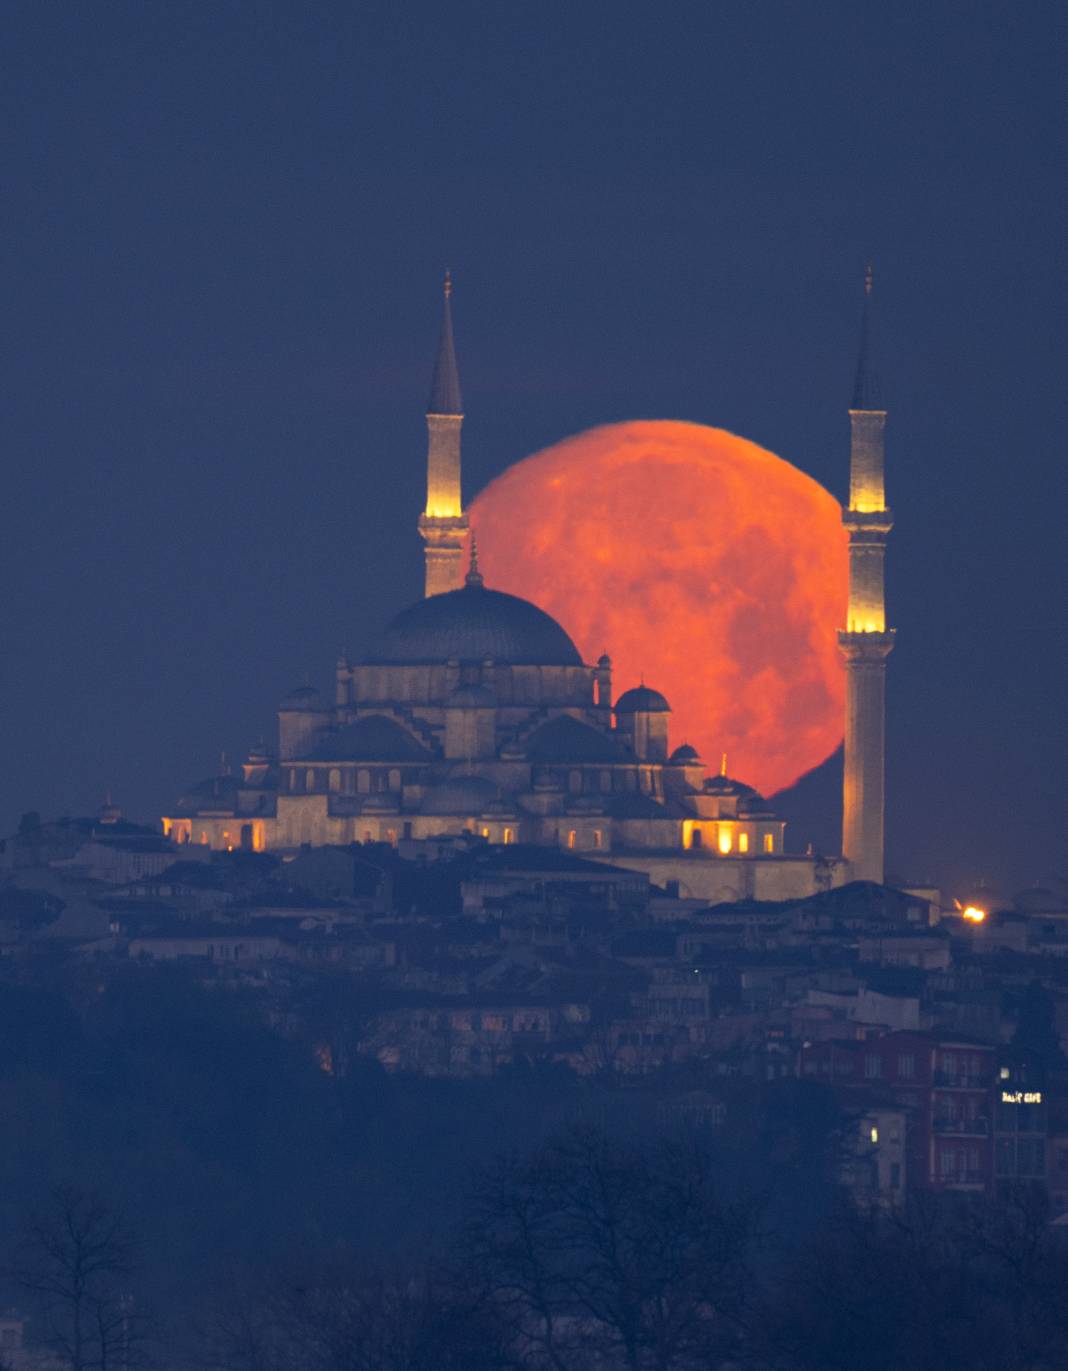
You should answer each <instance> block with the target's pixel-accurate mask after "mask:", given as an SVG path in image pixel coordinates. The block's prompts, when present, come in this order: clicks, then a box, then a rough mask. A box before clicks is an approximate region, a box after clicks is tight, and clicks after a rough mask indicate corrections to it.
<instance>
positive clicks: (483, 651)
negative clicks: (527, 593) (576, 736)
mask: <svg viewBox="0 0 1068 1371" xmlns="http://www.w3.org/2000/svg"><path fill="white" fill-rule="evenodd" d="M487 658H489V659H490V660H492V661H495V662H507V663H509V664H510V665H512V666H581V665H582V658H581V657H580V656H579V652H578V648H576V646H575V644H574V643H573V642H572V641H571V639H570V638H569V637H568V636H567V634H566V633H565V632H564V630H563V629H562V628H561V627H560V625H559V624H558V623H557V622H556V620H555V619H552V618H550V616H549V615H548V614H546V613H545V611H544V610H542V609H539V608H538V607H537V605H532V604H531V603H530V601H529V600H521V599H520V598H519V597H518V596H517V595H506V594H505V593H504V591H501V590H487V589H486V587H485V586H481V585H477V584H471V583H469V584H467V585H465V586H464V587H463V589H462V590H450V591H448V592H446V593H445V594H444V595H431V596H429V597H428V598H427V599H425V600H420V601H419V603H418V604H415V605H412V606H411V608H410V609H405V610H402V611H401V613H400V614H398V615H397V617H396V618H395V619H394V620H393V621H392V623H390V624H389V625H388V626H387V628H386V629H385V631H384V632H383V633H382V634H381V635H380V637H379V638H378V641H377V642H376V643H375V644H374V645H373V647H372V649H371V651H370V652H369V653H368V654H367V657H366V658H365V660H366V661H367V662H369V663H381V664H385V665H390V666H407V665H413V664H415V663H434V662H449V661H461V662H464V661H466V662H471V661H474V662H482V661H485V660H486V659H487Z"/></svg>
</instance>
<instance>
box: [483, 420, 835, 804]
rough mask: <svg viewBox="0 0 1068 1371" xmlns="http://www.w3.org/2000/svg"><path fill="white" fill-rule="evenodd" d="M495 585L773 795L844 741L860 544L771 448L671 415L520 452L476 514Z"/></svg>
mask: <svg viewBox="0 0 1068 1371" xmlns="http://www.w3.org/2000/svg"><path fill="white" fill-rule="evenodd" d="M470 519H471V526H472V528H473V530H474V531H475V532H476V534H477V536H478V552H479V563H480V567H481V570H482V572H483V574H484V576H485V578H486V584H487V585H488V586H491V587H493V588H494V589H496V590H505V591H509V592H510V593H511V594H513V595H521V596H522V597H523V598H524V599H527V600H532V601H533V602H534V603H535V604H537V605H540V606H541V608H542V609H544V610H546V611H547V612H548V613H549V614H551V615H552V616H553V618H555V619H557V620H558V621H559V622H560V623H561V624H562V625H563V626H564V628H566V629H567V631H568V633H569V634H570V635H571V637H572V638H573V639H574V642H575V644H576V646H577V647H578V649H579V651H580V652H581V653H582V655H583V658H584V660H585V661H587V662H595V661H596V660H597V658H598V657H600V655H601V653H602V652H604V651H607V652H608V653H609V655H610V656H611V658H612V688H613V692H614V695H615V697H616V698H618V696H619V695H620V694H622V692H623V691H624V690H626V689H627V688H628V687H630V686H635V685H638V684H639V682H640V681H641V680H643V679H644V681H645V684H646V685H649V686H653V687H654V688H655V689H657V690H659V691H661V692H663V694H664V695H666V696H667V698H668V701H669V703H670V704H671V707H672V716H671V745H672V747H677V746H678V745H679V744H680V743H683V742H688V743H690V744H691V745H692V746H694V747H696V748H697V750H698V752H699V753H700V754H701V756H702V758H703V759H704V761H705V763H706V765H708V767H709V769H710V770H718V768H719V765H720V759H721V756H722V754H724V753H726V756H727V765H728V770H729V773H730V774H731V775H732V776H735V777H737V778H738V779H739V780H743V781H746V782H748V784H750V785H753V786H755V787H756V788H757V789H758V790H759V791H761V792H762V793H763V794H765V795H771V794H774V793H775V792H776V791H778V790H783V789H785V788H786V787H787V786H790V785H792V784H793V783H794V781H796V780H797V779H798V778H799V777H800V776H802V775H804V773H805V772H806V771H809V770H811V769H812V768H813V767H814V766H817V765H819V763H820V762H822V761H823V760H824V759H825V758H826V757H828V756H829V755H830V753H832V752H833V751H834V749H835V748H836V747H837V746H838V744H839V743H840V742H841V740H842V714H843V701H844V697H845V677H844V672H843V667H842V661H841V658H840V655H839V652H838V647H837V642H836V638H835V630H836V629H837V628H839V627H840V626H842V625H843V624H844V623H845V611H846V594H847V542H846V534H845V531H844V529H843V527H842V521H841V511H840V507H839V505H838V503H837V501H836V500H835V499H834V497H833V496H832V495H830V494H829V493H828V492H827V491H826V490H824V489H823V487H822V486H821V485H819V484H818V482H816V481H814V480H813V479H812V478H811V477H810V476H806V475H805V473H804V472H802V471H799V470H798V469H797V468H796V467H795V466H792V465H791V464H790V463H789V462H787V461H784V460H783V459H782V458H781V457H776V456H775V454H774V453H772V452H768V451H766V450H765V449H764V448H761V447H758V446H757V445H756V444H755V443H751V442H748V441H747V440H746V439H745V438H739V437H737V436H736V435H735V434H733V433H727V432H726V431H725V430H723V429H717V428H706V427H704V426H702V425H700V424H689V423H681V422H677V421H674V420H648V421H647V420H642V421H635V422H631V423H623V424H607V425H605V426H604V427H602V428H594V429H590V430H588V431H587V432H585V433H579V434H577V435H575V436H574V437H572V438H566V439H564V441H563V442H560V443H556V444H554V445H553V446H552V447H548V448H545V449H544V450H543V451H541V452H537V453H535V454H534V455H533V456H531V457H527V458H525V459H524V460H523V461H521V462H518V463H516V465H515V466H513V467H510V468H509V469H508V470H507V471H505V472H504V473H503V474H502V475H501V476H498V477H497V479H496V480H494V481H493V482H491V483H490V485H488V486H487V487H486V489H485V490H484V491H482V493H481V494H480V495H479V496H478V498H477V499H476V500H475V502H474V504H473V505H472V507H471V510H470Z"/></svg>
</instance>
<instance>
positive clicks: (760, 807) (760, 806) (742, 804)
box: [738, 790, 775, 819]
mask: <svg viewBox="0 0 1068 1371" xmlns="http://www.w3.org/2000/svg"><path fill="white" fill-rule="evenodd" d="M738 813H739V814H745V815H748V817H749V818H750V819H757V818H760V819H770V818H774V816H775V811H774V810H773V809H772V807H771V805H770V804H769V803H768V802H767V800H765V799H764V796H763V795H758V794H757V792H756V791H755V790H754V791H753V793H752V794H751V795H743V796H742V798H741V799H740V800H739V801H738Z"/></svg>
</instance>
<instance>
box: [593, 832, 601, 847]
mask: <svg viewBox="0 0 1068 1371" xmlns="http://www.w3.org/2000/svg"><path fill="white" fill-rule="evenodd" d="M593 845H594V847H600V846H601V830H600V829H599V828H595V829H594V830H593Z"/></svg>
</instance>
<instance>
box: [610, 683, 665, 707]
mask: <svg viewBox="0 0 1068 1371" xmlns="http://www.w3.org/2000/svg"><path fill="white" fill-rule="evenodd" d="M616 713H617V714H670V713H671V706H670V705H669V704H668V702H667V700H666V699H665V698H664V697H663V695H661V694H660V692H659V690H653V689H652V687H651V686H647V685H640V686H635V687H634V688H633V689H632V690H625V691H624V692H623V694H622V695H621V696H620V697H619V699H618V700H617V701H616Z"/></svg>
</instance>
